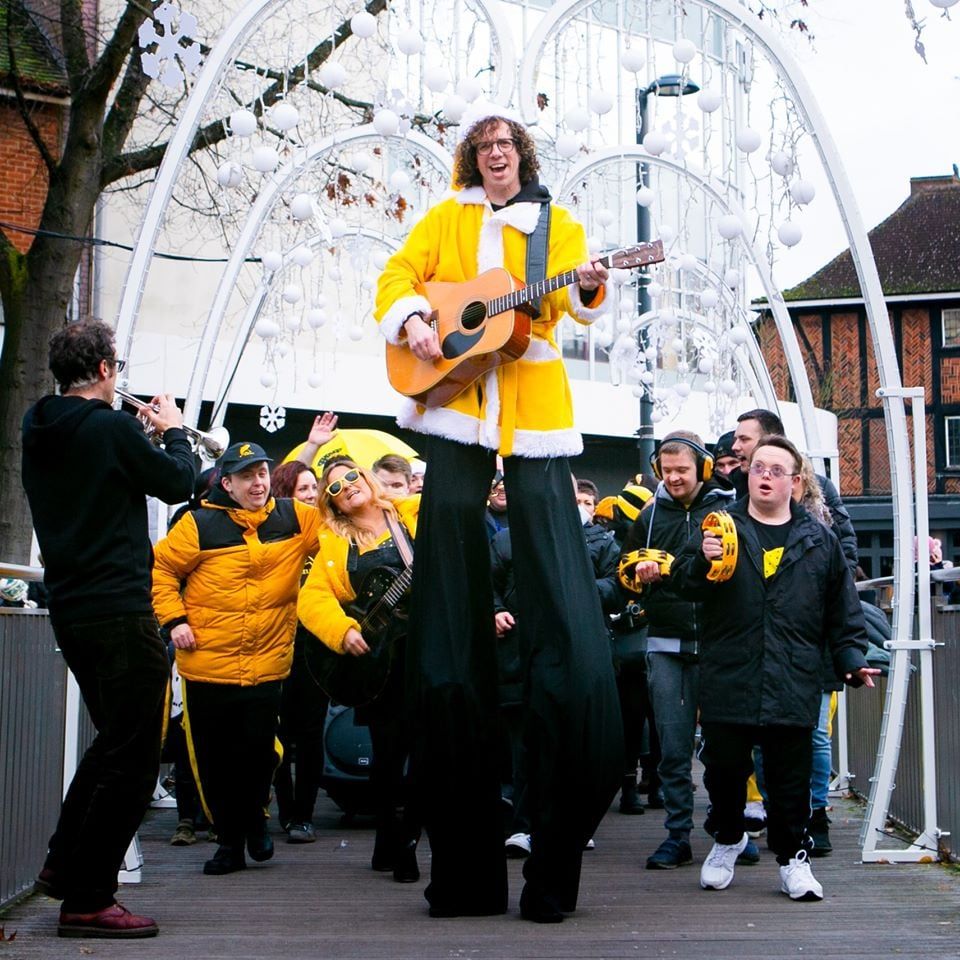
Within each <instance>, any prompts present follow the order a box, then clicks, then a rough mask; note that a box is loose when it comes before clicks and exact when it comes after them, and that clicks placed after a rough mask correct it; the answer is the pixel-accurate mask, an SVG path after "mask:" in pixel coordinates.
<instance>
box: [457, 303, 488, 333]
mask: <svg viewBox="0 0 960 960" xmlns="http://www.w3.org/2000/svg"><path fill="white" fill-rule="evenodd" d="M486 319H487V305H486V304H485V303H482V302H481V301H479V300H474V302H473V303H468V304H467V306H466V307H465V308H464V311H463V313H462V314H460V325H461V326H462V327H463V329H464V330H476V329H477V327H479V326H480V325H481V324H482V323H483V321H484V320H486Z"/></svg>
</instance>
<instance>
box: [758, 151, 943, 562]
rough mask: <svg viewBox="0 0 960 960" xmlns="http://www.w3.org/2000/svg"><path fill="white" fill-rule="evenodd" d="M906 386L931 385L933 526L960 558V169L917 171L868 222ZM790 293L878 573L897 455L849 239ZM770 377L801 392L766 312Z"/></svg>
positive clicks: (864, 552) (867, 556)
mask: <svg viewBox="0 0 960 960" xmlns="http://www.w3.org/2000/svg"><path fill="white" fill-rule="evenodd" d="M870 243H871V246H872V247H873V253H874V257H875V259H876V263H877V269H878V271H879V274H880V282H881V285H882V287H883V292H884V295H885V298H886V302H887V309H888V313H889V317H890V322H891V325H892V329H893V337H894V342H895V344H896V348H897V354H898V357H899V361H900V370H901V376H902V379H903V383H904V386H908V387H915V386H920V387H923V388H924V389H925V391H926V427H927V462H928V473H927V493H928V495H929V504H930V529H931V533H932V535H933V536H935V537H939V538H940V540H941V541H942V543H943V547H944V557H945V558H947V559H952V560H953V561H954V562H955V563H960V177H958V174H957V168H956V166H955V167H954V173H953V175H952V176H945V177H915V178H913V179H912V180H911V181H910V196H909V197H908V198H907V199H906V200H905V201H904V202H903V203H902V204H901V205H900V206H899V207H898V208H897V209H896V210H895V211H894V212H893V213H892V214H891V215H890V216H889V217H887V219H886V220H884V221H883V222H882V223H881V224H879V225H878V226H876V227H875V228H874V229H873V230H872V231H871V232H870ZM784 299H785V300H786V305H787V308H788V310H789V313H790V317H791V319H792V321H793V325H794V328H795V330H796V332H797V338H798V340H799V342H800V347H801V351H802V352H803V355H804V362H805V364H806V367H807V372H808V374H809V376H810V382H811V384H812V386H813V390H814V401H815V403H816V404H817V406H820V407H824V408H825V409H827V410H831V411H832V412H833V413H835V414H836V416H837V420H838V425H837V426H838V439H839V448H840V490H841V493H842V494H843V498H844V501H845V502H846V503H847V505H848V506H849V508H850V513H851V515H852V516H853V519H854V523H855V525H856V528H857V535H858V537H859V540H860V549H861V557H862V560H863V563H862V566H863V567H864V570H865V571H866V572H867V574H868V575H870V576H881V575H884V574H887V573H889V572H890V570H891V561H892V557H893V524H892V515H891V510H892V506H891V500H890V461H889V456H888V448H887V439H886V431H885V426H884V420H883V410H882V407H881V404H880V401H879V400H878V399H877V397H876V390H877V386H878V380H877V369H876V362H875V360H874V356H873V346H872V343H871V340H870V333H869V327H868V324H867V318H866V312H865V309H864V304H863V296H862V295H861V293H860V285H859V282H858V280H857V274H856V270H855V269H854V266H853V261H852V258H851V256H850V251H849V250H847V251H845V252H844V253H842V254H840V255H839V256H838V257H836V258H835V259H834V260H832V261H831V262H830V263H828V264H827V265H826V266H825V267H823V268H822V269H821V270H819V271H817V272H816V273H815V274H813V276H811V277H809V278H808V279H807V280H805V281H804V282H803V283H801V284H799V285H798V286H796V287H793V288H792V289H790V290H786V291H784ZM757 332H758V335H759V337H760V342H761V347H762V350H763V353H764V356H765V357H766V360H767V363H768V365H769V367H770V372H771V376H772V377H773V381H774V384H775V385H776V387H777V390H778V395H779V396H780V397H781V398H783V399H787V400H789V399H793V397H792V395H791V387H790V382H789V374H788V372H787V366H786V362H785V359H784V355H783V350H782V347H781V345H780V342H779V338H778V337H777V334H776V329H775V327H774V324H773V321H772V319H771V318H770V317H769V315H763V314H761V318H760V321H759V323H758V324H757Z"/></svg>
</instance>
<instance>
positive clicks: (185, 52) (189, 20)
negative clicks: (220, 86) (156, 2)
mask: <svg viewBox="0 0 960 960" xmlns="http://www.w3.org/2000/svg"><path fill="white" fill-rule="evenodd" d="M175 21H176V27H174V22H175ZM155 24H160V26H162V27H163V33H162V34H159V33H157V28H156V26H155ZM196 35H197V18H196V17H195V16H194V15H193V14H192V13H186V12H185V11H183V10H181V9H180V7H178V6H176V4H173V3H161V4H160V6H159V7H157V9H156V10H155V11H154V14H153V19H152V20H146V21H144V23H143V24H142V25H141V27H140V30H139V33H138V37H139V40H140V49H141V50H142V51H143V53H141V55H140V62H141V64H142V65H143V72H144V73H145V74H146V75H147V76H148V77H151V78H152V79H154V80H159V81H160V82H161V83H162V84H163V85H164V86H165V87H179V86H180V84H182V83H183V81H184V72H183V71H184V70H186V72H187V73H188V74H194V73H196V72H197V69H198V68H199V66H200V45H199V44H198V43H197V42H196V41H195V40H194V37H195V36H196ZM182 41H187V42H186V44H184V43H183V42H182ZM178 61H179V62H178ZM181 64H182V65H183V68H181V66H180V65H181Z"/></svg>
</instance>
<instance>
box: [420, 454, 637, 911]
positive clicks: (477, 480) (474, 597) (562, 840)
mask: <svg viewBox="0 0 960 960" xmlns="http://www.w3.org/2000/svg"><path fill="white" fill-rule="evenodd" d="M426 455H427V462H428V463H429V470H428V471H427V476H426V482H425V486H424V491H423V499H422V502H421V506H420V517H419V521H418V527H417V541H416V554H415V562H414V581H413V598H412V604H411V616H410V627H411V630H410V637H409V640H410V645H409V647H408V668H409V669H408V693H409V697H408V703H409V704H410V705H411V708H412V709H413V711H414V723H415V727H414V730H415V753H414V756H415V764H416V766H415V769H416V784H417V788H418V791H419V794H420V797H421V802H420V808H421V810H422V813H423V822H424V826H425V827H426V830H427V834H428V836H429V838H430V846H431V852H432V863H431V882H430V885H429V886H428V887H427V890H426V897H427V899H428V901H429V902H430V904H431V907H432V908H434V911H435V912H442V913H451V914H465V915H466V914H487V913H500V912H503V911H504V910H505V909H506V905H507V877H506V862H505V856H504V847H503V835H502V821H501V812H500V785H499V766H500V765H499V759H500V758H499V750H500V741H499V739H498V726H497V709H498V698H497V663H496V638H495V632H494V622H493V595H492V588H491V584H490V555H489V547H488V542H487V536H486V533H485V530H484V523H483V515H484V509H485V505H486V500H487V496H488V495H489V492H490V482H491V480H492V478H493V473H494V468H495V460H494V454H493V453H492V452H491V451H489V450H485V449H483V448H480V447H476V446H466V445H463V444H458V443H455V442H453V441H449V440H443V439H439V438H434V437H431V438H429V442H428V445H427V450H426ZM504 473H505V483H506V488H507V510H508V513H509V517H510V532H511V541H512V550H513V563H514V571H515V578H516V584H517V594H518V601H519V606H518V610H519V617H520V618H521V619H522V623H523V627H522V632H521V636H522V637H523V649H522V651H521V653H522V659H523V663H524V674H525V675H524V687H525V696H524V734H523V735H524V743H525V747H526V753H527V760H528V791H529V810H530V816H531V824H532V831H531V832H532V835H533V841H532V842H533V854H532V855H531V857H530V858H529V859H528V860H527V863H526V864H525V867H524V874H525V876H526V877H527V881H528V883H529V884H532V885H533V887H534V888H535V890H536V892H537V893H543V894H545V895H548V896H551V897H554V898H555V899H556V900H557V901H558V902H559V903H560V904H562V905H563V907H564V908H565V909H570V910H572V909H574V907H575V906H576V899H577V889H578V885H579V876H580V859H581V854H582V850H583V846H584V844H585V843H586V841H587V840H588V839H589V838H590V836H591V834H592V833H593V831H594V830H595V828H596V826H597V824H598V823H599V822H600V820H601V818H602V817H603V814H604V813H605V812H606V810H607V807H608V806H609V803H610V800H611V799H612V797H613V794H614V792H615V791H616V788H617V786H618V784H619V781H620V776H621V766H622V757H623V739H622V728H621V721H620V710H619V705H618V701H617V692H616V686H615V682H614V676H613V668H612V664H611V658H610V646H609V642H608V640H607V634H606V628H605V625H604V622H603V615H602V613H601V610H600V602H599V597H598V595H597V590H596V585H595V581H594V575H593V568H592V565H591V564H590V560H589V556H588V554H587V549H586V544H585V541H584V538H583V531H582V529H581V523H580V517H579V514H578V512H577V509H576V503H575V499H574V496H573V489H572V480H571V476H570V468H569V466H568V464H567V461H566V459H565V458H556V459H550V460H533V459H525V458H520V457H508V458H506V460H505V462H504Z"/></svg>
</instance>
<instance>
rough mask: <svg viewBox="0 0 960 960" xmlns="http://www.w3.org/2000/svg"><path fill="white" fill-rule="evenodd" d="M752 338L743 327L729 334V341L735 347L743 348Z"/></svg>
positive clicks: (734, 329) (733, 329)
mask: <svg viewBox="0 0 960 960" xmlns="http://www.w3.org/2000/svg"><path fill="white" fill-rule="evenodd" d="M749 337H750V334H748V333H747V331H746V330H744V329H743V327H733V328H732V329H731V330H730V332H729V333H728V334H727V339H728V340H729V341H730V342H731V343H732V344H734V345H735V346H738V347H742V346H743V345H744V344H745V343H746V342H747V340H748V338H749Z"/></svg>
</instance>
